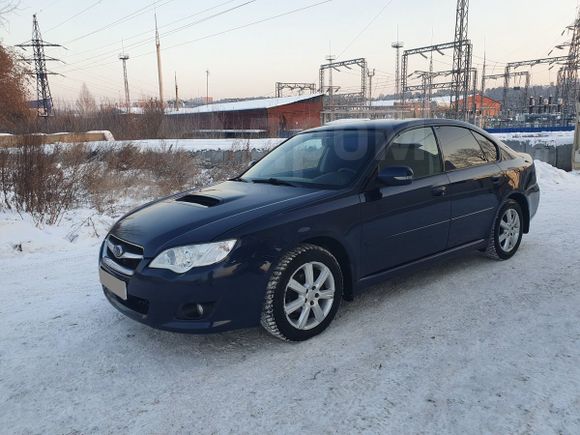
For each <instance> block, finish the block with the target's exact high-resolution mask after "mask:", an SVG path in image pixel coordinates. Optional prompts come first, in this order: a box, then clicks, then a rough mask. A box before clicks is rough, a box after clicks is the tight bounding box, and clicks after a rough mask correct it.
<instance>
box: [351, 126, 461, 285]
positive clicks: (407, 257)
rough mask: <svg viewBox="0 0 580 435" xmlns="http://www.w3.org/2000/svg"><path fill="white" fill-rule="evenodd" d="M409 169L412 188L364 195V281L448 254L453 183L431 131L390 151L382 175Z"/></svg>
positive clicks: (410, 133)
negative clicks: (394, 168) (390, 170)
mask: <svg viewBox="0 0 580 435" xmlns="http://www.w3.org/2000/svg"><path fill="white" fill-rule="evenodd" d="M386 166H408V167H410V168H411V169H413V172H414V174H415V175H414V179H413V182H412V183H411V184H410V185H408V186H383V185H378V184H375V185H373V186H370V188H369V189H368V190H367V192H366V193H365V194H364V195H363V202H362V204H361V207H362V213H361V215H362V217H363V232H362V261H361V272H362V276H368V275H372V274H374V273H377V272H381V271H384V270H388V269H391V268H393V267H396V266H399V265H402V264H405V263H409V262H411V261H413V260H417V259H420V258H423V257H426V256H429V255H431V254H434V253H437V252H440V251H443V250H445V247H446V244H447V236H448V231H449V219H450V216H451V205H450V201H449V200H448V198H447V196H446V191H447V186H448V184H449V180H448V178H447V175H446V174H445V173H444V171H443V162H442V159H441V154H440V151H439V148H438V146H437V141H436V140H435V135H434V133H433V130H432V128H431V127H420V128H415V129H411V130H407V131H405V132H403V133H401V134H400V135H399V136H397V137H396V138H395V139H394V140H393V141H392V143H391V144H390V145H389V147H388V148H387V150H386V152H385V156H384V157H383V158H382V159H381V161H380V162H379V165H378V168H377V170H380V169H382V168H384V167H386Z"/></svg>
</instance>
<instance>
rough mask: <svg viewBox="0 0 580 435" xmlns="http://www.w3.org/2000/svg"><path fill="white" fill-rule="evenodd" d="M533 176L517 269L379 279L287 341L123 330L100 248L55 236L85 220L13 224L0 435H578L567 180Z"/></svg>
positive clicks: (4, 288)
mask: <svg viewBox="0 0 580 435" xmlns="http://www.w3.org/2000/svg"><path fill="white" fill-rule="evenodd" d="M536 165H537V168H538V176H539V181H540V184H541V186H542V203H541V206H540V210H539V212H538V215H537V216H536V218H535V220H534V221H533V223H532V231H531V233H530V234H529V235H527V236H526V237H525V239H524V242H523V244H522V246H521V250H520V252H518V254H517V255H516V256H515V257H514V258H513V259H512V260H510V261H507V262H495V261H491V260H489V259H487V258H484V257H483V256H481V255H479V254H477V253H474V254H471V255H464V256H462V257H461V258H459V259H456V260H452V261H447V262H444V263H442V264H440V265H438V266H434V267H430V268H428V269H423V270H421V271H417V272H416V273H414V274H413V275H412V276H408V277H400V278H397V279H393V280H390V281H388V282H386V283H384V284H382V285H379V286H376V287H374V288H372V289H369V290H368V291H365V292H364V293H362V294H361V295H359V296H358V297H357V298H356V299H355V301H354V302H352V303H344V304H343V306H342V307H341V309H340V311H339V314H338V316H337V318H336V319H335V321H334V322H333V324H332V325H331V327H330V329H328V331H327V332H326V333H324V334H322V335H321V336H319V337H316V338H314V339H313V340H310V341H308V342H305V343H298V344H287V343H283V342H280V341H278V340H275V339H273V338H270V337H269V336H268V335H267V334H266V333H265V332H263V331H261V330H260V329H252V330H246V331H234V332H231V333H226V334H221V335H210V336H196V335H178V334H173V333H167V332H161V331H156V330H153V329H150V328H148V327H146V326H143V325H140V324H138V323H136V322H133V321H131V320H130V319H128V318H126V317H125V316H123V315H122V314H120V313H118V312H117V311H116V310H114V309H113V308H112V307H111V306H109V304H108V302H106V300H105V298H104V297H103V295H102V293H101V289H100V286H99V284H98V277H97V262H96V258H97V251H98V248H97V246H98V240H99V238H97V237H94V234H92V231H88V228H87V229H86V230H87V231H84V230H83V231H81V232H80V233H79V236H78V237H77V238H76V241H75V242H74V243H71V242H69V241H68V240H67V239H66V236H65V233H68V232H69V231H68V228H71V227H72V226H73V222H74V221H75V219H78V221H77V224H78V223H79V222H80V221H82V219H83V217H84V216H85V215H83V214H82V212H79V216H76V217H71V220H70V221H65V222H64V223H63V226H64V227H65V230H62V231H61V230H59V229H55V228H44V229H42V230H39V231H40V233H37V232H33V230H32V229H31V228H30V226H29V225H28V223H26V222H25V223H23V224H21V225H24V226H25V227H27V228H28V229H26V228H24V229H23V230H22V234H23V235H25V236H26V237H24V238H27V239H30V240H32V242H33V244H34V249H31V250H26V251H25V252H16V251H14V252H13V253H12V256H4V257H3V258H2V261H1V262H0V300H1V301H2V304H1V305H0V367H1V370H0V405H1V408H0V409H1V411H0V427H1V428H2V430H1V432H3V433H87V434H89V433H128V434H138V433H190V432H196V433H228V432H231V433H256V432H264V433H298V432H310V433H345V434H350V433H542V434H544V433H580V408H579V403H580V365H579V364H578V361H579V360H580V311H579V310H578V307H579V306H580V292H578V288H579V284H578V283H579V282H580V250H579V249H578V248H579V246H580V231H578V230H577V224H578V216H579V215H578V210H579V209H580V176H579V175H578V174H565V173H563V172H562V171H559V170H557V169H554V168H552V167H550V166H548V165H547V164H545V163H542V162H537V163H536ZM0 219H1V220H2V222H3V223H4V225H3V227H1V229H0V233H1V234H2V240H6V239H8V240H9V242H10V243H14V242H15V241H18V240H24V239H23V238H21V237H17V236H16V235H9V236H7V235H6V233H12V232H13V231H14V232H15V233H16V232H17V231H21V230H18V225H20V224H17V223H16V219H12V218H10V219H9V218H8V217H7V216H6V215H2V216H1V217H0ZM7 220H8V221H9V222H12V223H8V224H6V221H7ZM41 233H45V236H46V239H43V238H42V237H41V236H40V234H41ZM99 236H100V237H102V233H100V234H99ZM57 240H60V242H63V243H65V245H66V246H67V249H61V247H60V246H59V247H58V249H57V250H56V251H55V250H54V244H55V243H56V244H57V245H58V244H59V243H60V242H58V243H57ZM3 253H4V254H6V253H7V251H5V248H3Z"/></svg>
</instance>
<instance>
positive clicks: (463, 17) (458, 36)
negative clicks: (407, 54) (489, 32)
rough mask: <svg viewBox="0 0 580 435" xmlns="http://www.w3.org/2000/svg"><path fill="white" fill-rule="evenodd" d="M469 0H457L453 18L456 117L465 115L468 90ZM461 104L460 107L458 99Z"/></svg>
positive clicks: (469, 53) (469, 52)
mask: <svg viewBox="0 0 580 435" xmlns="http://www.w3.org/2000/svg"><path fill="white" fill-rule="evenodd" d="M468 24H469V0H457V16H456V20H455V39H454V42H455V46H454V50H453V80H452V81H453V95H452V98H453V100H452V103H453V111H454V112H455V116H456V117H457V118H465V116H466V115H467V94H468V91H469V84H470V83H469V70H470V68H471V50H470V49H469V46H468V45H467V44H466V41H467V40H468V39H467V38H468V29H469V26H468ZM461 100H462V104H461V107H460V101H461Z"/></svg>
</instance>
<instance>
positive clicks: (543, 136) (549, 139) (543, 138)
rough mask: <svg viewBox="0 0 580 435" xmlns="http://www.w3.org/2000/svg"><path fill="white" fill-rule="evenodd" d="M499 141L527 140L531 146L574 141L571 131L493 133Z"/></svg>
mask: <svg viewBox="0 0 580 435" xmlns="http://www.w3.org/2000/svg"><path fill="white" fill-rule="evenodd" d="M494 136H495V137H497V138H498V139H499V140H501V141H504V142H505V141H518V142H527V143H528V144H530V145H531V146H535V145H551V146H561V145H570V144H571V143H573V142H574V132H573V131H542V132H535V133H495V134H494Z"/></svg>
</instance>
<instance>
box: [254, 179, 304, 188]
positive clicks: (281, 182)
mask: <svg viewBox="0 0 580 435" xmlns="http://www.w3.org/2000/svg"><path fill="white" fill-rule="evenodd" d="M251 181H252V182H253V183H261V184H273V185H274V186H290V187H296V184H294V183H291V182H290V181H286V180H281V179H280V178H257V179H253V180H251Z"/></svg>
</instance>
